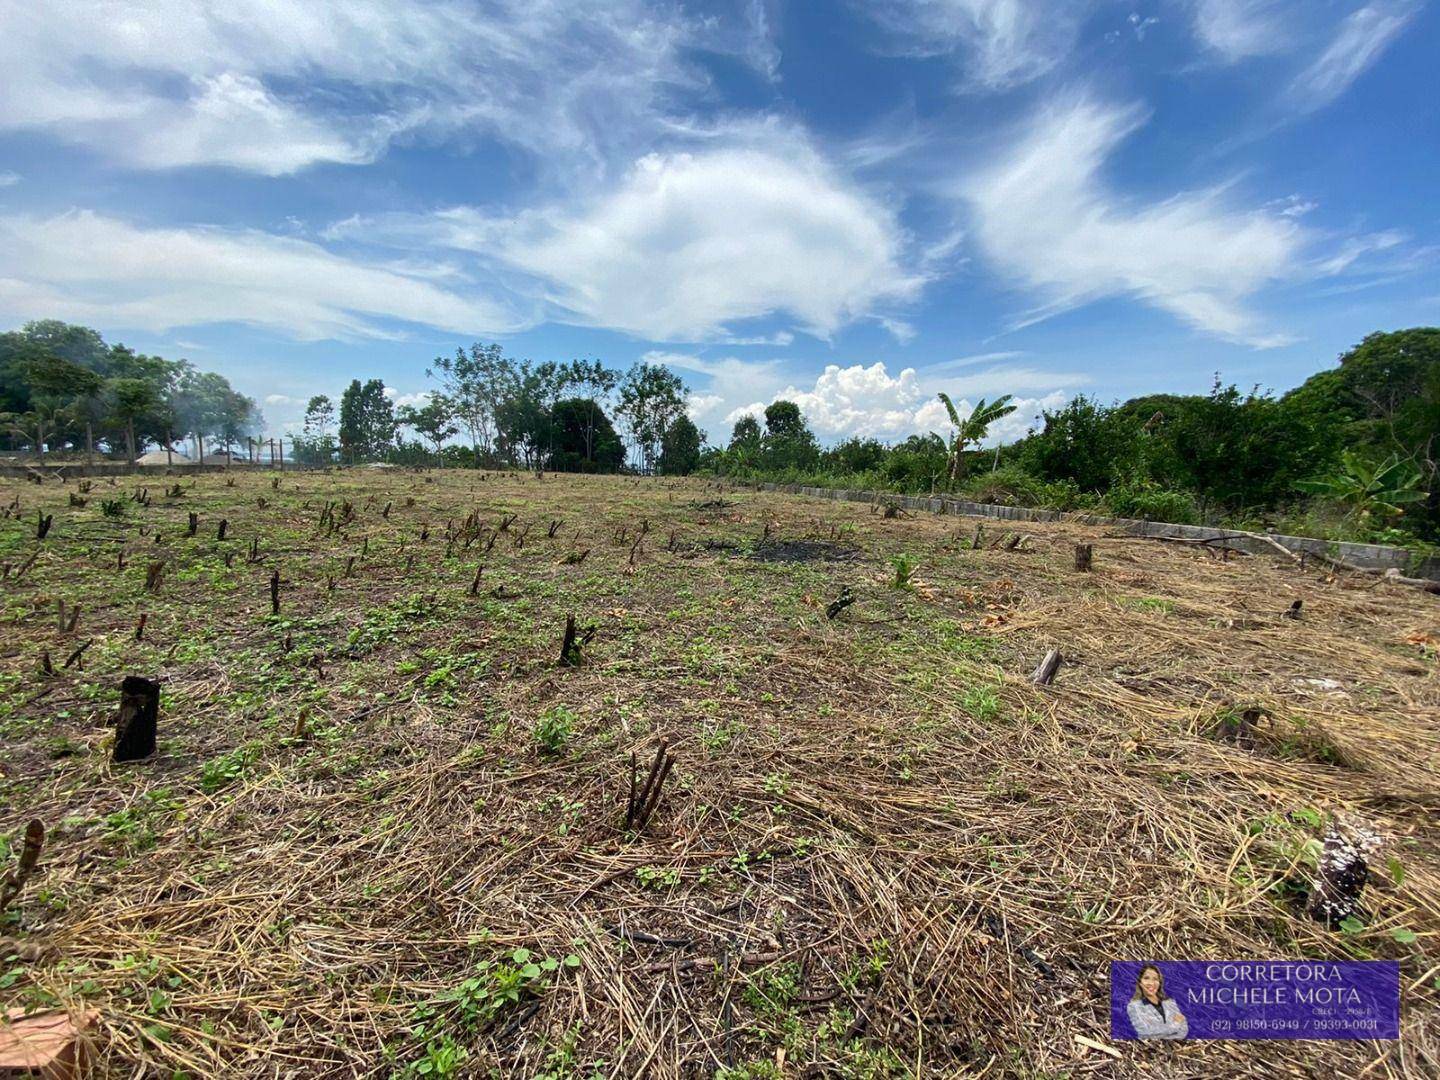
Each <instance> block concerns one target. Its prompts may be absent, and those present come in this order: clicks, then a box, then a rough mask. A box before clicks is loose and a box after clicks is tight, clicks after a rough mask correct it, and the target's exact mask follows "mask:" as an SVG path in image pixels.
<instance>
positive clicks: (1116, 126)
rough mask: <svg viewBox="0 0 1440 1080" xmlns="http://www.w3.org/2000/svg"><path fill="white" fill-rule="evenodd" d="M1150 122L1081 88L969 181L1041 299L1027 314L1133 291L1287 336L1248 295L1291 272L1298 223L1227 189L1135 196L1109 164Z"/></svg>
mask: <svg viewBox="0 0 1440 1080" xmlns="http://www.w3.org/2000/svg"><path fill="white" fill-rule="evenodd" d="M1144 121H1145V115H1144V113H1143V111H1142V110H1141V109H1139V108H1136V107H1129V106H1115V105H1107V104H1101V103H1099V102H1097V101H1094V100H1092V99H1090V98H1087V97H1083V96H1082V97H1078V98H1073V99H1071V100H1068V101H1062V102H1057V103H1053V104H1051V105H1050V106H1049V107H1047V108H1045V109H1043V110H1042V111H1041V112H1040V113H1039V114H1038V116H1036V117H1035V118H1034V120H1033V122H1032V123H1031V125H1030V127H1029V129H1028V131H1026V132H1025V133H1024V135H1023V136H1022V137H1021V138H1020V139H1019V140H1018V141H1017V142H1016V143H1015V144H1014V145H1012V146H1011V147H1009V149H1008V150H1007V151H1006V153H1005V154H1004V156H1003V157H1002V158H1001V160H1000V162H999V164H998V165H996V166H995V167H994V168H992V169H990V170H988V171H984V172H982V173H981V174H980V175H978V176H975V177H972V178H970V179H969V180H968V181H966V182H964V183H963V184H962V185H961V189H960V190H961V193H962V195H963V197H964V198H965V199H966V200H967V202H968V203H969V205H970V207H971V209H972V211H973V216H974V220H975V230H974V238H975V239H976V241H977V242H978V243H979V244H980V246H981V248H982V249H983V250H984V252H985V254H986V255H987V257H988V259H989V260H990V262H991V264H993V265H994V266H995V267H997V268H998V269H999V270H1001V271H1002V272H1003V273H1005V274H1007V275H1009V276H1010V277H1012V278H1013V279H1015V280H1017V281H1019V282H1020V283H1022V284H1023V285H1025V286H1027V287H1028V288H1030V289H1032V290H1034V291H1035V292H1036V293H1037V294H1038V295H1039V296H1040V298H1041V306H1040V307H1039V308H1037V309H1036V310H1034V311H1033V312H1031V313H1030V315H1028V316H1026V317H1025V318H1024V319H1022V320H1020V321H1021V322H1022V323H1023V322H1025V321H1034V320H1035V319H1038V318H1044V317H1048V316H1050V315H1053V314H1055V313H1058V312H1061V311H1065V310H1067V309H1070V308H1074V307H1076V306H1078V305H1081V304H1085V303H1088V302H1090V301H1093V300H1097V299H1100V298H1103V297H1110V296H1129V297H1134V298H1136V299H1138V300H1140V301H1142V302H1144V303H1147V304H1151V305H1154V306H1155V307H1158V308H1161V309H1163V310H1165V311H1168V312H1170V313H1171V314H1173V315H1176V316H1177V317H1179V318H1181V319H1183V320H1185V321H1186V322H1188V323H1190V324H1191V325H1193V326H1195V327H1197V328H1199V329H1201V330H1203V331H1205V332H1207V333H1210V334H1214V335H1216V336H1218V337H1221V338H1226V339H1229V340H1233V341H1239V342H1244V343H1247V344H1251V345H1256V346H1265V345H1274V344H1278V343H1280V342H1281V341H1283V340H1285V338H1284V337H1283V335H1279V334H1276V333H1275V332H1274V331H1273V330H1268V329H1266V328H1265V327H1264V326H1263V325H1262V324H1261V322H1260V320H1259V319H1258V318H1257V317H1256V316H1255V315H1254V314H1253V313H1252V312H1251V311H1250V310H1249V309H1248V308H1247V306H1246V300H1247V299H1248V298H1249V297H1251V296H1252V295H1253V294H1254V293H1255V292H1256V291H1258V290H1259V289H1261V288H1262V287H1264V286H1265V285H1266V284H1268V283H1270V282H1273V281H1276V280H1278V279H1281V278H1283V277H1285V276H1286V275H1287V274H1289V273H1291V272H1292V270H1293V269H1294V267H1295V264H1296V260H1297V255H1298V252H1299V250H1300V247H1301V246H1302V242H1303V233H1302V232H1301V229H1300V226H1298V225H1297V224H1296V223H1295V222H1293V221H1291V220H1288V219H1286V218H1283V217H1280V216H1278V215H1275V214H1272V213H1268V212H1265V211H1263V210H1242V209H1236V208H1233V207H1231V206H1230V205H1228V204H1227V202H1226V201H1225V199H1224V196H1223V194H1222V193H1221V192H1219V191H1202V192H1197V193H1185V194H1177V195H1175V196H1173V197H1171V198H1169V199H1166V200H1163V201H1161V202H1155V203H1148V204H1146V203H1141V204H1137V203H1135V202H1134V201H1133V200H1129V199H1126V198H1124V197H1123V196H1121V195H1119V194H1118V193H1116V192H1115V191H1113V190H1111V189H1110V188H1109V187H1108V186H1107V185H1106V184H1105V183H1104V181H1103V180H1102V178H1101V168H1102V166H1103V165H1104V163H1105V161H1106V159H1107V158H1108V157H1109V156H1110V154H1112V153H1113V152H1114V151H1115V149H1116V148H1117V147H1118V146H1119V145H1120V144H1121V143H1122V142H1123V141H1124V140H1125V139H1126V138H1127V137H1128V136H1129V135H1130V134H1132V133H1133V132H1134V131H1135V130H1136V129H1137V128H1139V127H1140V125H1141V124H1143V123H1144Z"/></svg>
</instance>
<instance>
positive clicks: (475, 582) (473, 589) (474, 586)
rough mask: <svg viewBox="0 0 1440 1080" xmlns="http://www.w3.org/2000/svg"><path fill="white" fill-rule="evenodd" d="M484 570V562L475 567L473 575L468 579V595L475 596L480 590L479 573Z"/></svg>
mask: <svg viewBox="0 0 1440 1080" xmlns="http://www.w3.org/2000/svg"><path fill="white" fill-rule="evenodd" d="M484 572H485V564H484V563H481V564H480V565H479V566H477V567H475V576H474V577H473V578H471V579H470V595H471V596H475V595H477V594H478V593H479V592H480V575H481V574H483V573H484Z"/></svg>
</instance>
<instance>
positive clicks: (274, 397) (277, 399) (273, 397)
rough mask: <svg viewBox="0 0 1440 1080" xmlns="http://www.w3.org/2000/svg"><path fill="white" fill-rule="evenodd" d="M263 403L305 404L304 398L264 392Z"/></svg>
mask: <svg viewBox="0 0 1440 1080" xmlns="http://www.w3.org/2000/svg"><path fill="white" fill-rule="evenodd" d="M265 404H266V405H286V406H294V405H304V404H306V399H305V398H297V397H291V396H290V395H289V394H266V395H265Z"/></svg>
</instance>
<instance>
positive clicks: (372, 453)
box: [340, 379, 395, 465]
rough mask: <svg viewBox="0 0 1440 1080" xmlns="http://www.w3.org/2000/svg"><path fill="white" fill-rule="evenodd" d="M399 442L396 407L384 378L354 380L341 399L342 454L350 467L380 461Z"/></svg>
mask: <svg viewBox="0 0 1440 1080" xmlns="http://www.w3.org/2000/svg"><path fill="white" fill-rule="evenodd" d="M394 442H395V407H394V406H393V405H392V404H391V403H390V399H389V398H388V397H386V396H385V384H384V382H382V381H381V380H380V379H368V380H366V381H365V382H364V383H362V382H361V381H360V380H359V379H353V380H351V383H350V385H349V386H348V387H346V388H345V393H344V394H342V395H341V396H340V454H341V457H342V458H343V459H344V460H345V461H347V462H348V463H349V464H351V465H354V464H356V463H357V462H360V461H370V460H373V459H374V458H378V457H380V456H381V455H383V454H384V453H385V451H386V450H387V449H388V448H389V447H390V446H392V445H393V444H394Z"/></svg>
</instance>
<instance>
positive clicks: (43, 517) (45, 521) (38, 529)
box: [35, 510, 55, 540]
mask: <svg viewBox="0 0 1440 1080" xmlns="http://www.w3.org/2000/svg"><path fill="white" fill-rule="evenodd" d="M35 513H36V515H37V516H38V518H39V520H38V521H36V522H35V539H36V540H44V539H45V537H47V536H49V535H50V526H51V525H53V524H54V523H55V515H54V514H41V513H40V512H39V511H38V510H37V511H36V512H35Z"/></svg>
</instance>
